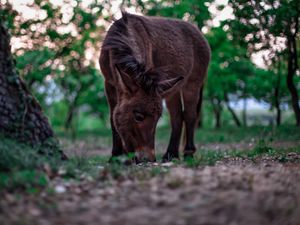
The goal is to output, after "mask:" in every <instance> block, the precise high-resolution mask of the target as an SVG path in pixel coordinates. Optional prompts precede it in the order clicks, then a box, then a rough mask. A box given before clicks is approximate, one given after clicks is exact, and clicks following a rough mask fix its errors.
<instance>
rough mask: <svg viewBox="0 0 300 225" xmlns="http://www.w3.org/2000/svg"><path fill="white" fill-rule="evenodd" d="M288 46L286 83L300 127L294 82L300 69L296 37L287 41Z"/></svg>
mask: <svg viewBox="0 0 300 225" xmlns="http://www.w3.org/2000/svg"><path fill="white" fill-rule="evenodd" d="M287 45H288V75H287V78H286V83H287V87H288V89H289V91H290V93H291V97H292V107H293V110H294V113H295V118H296V126H298V127H300V107H299V96H298V92H297V89H296V86H295V84H294V81H293V78H294V75H295V72H296V70H297V68H298V63H297V60H298V59H297V47H296V39H295V37H293V36H291V37H289V38H288V40H287Z"/></svg>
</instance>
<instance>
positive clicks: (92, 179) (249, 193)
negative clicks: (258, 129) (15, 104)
mask: <svg viewBox="0 0 300 225" xmlns="http://www.w3.org/2000/svg"><path fill="white" fill-rule="evenodd" d="M293 135H296V134H293ZM287 139H288V138H287ZM93 140H95V141H94V142H92V141H91V140H87V139H86V138H84V139H80V140H78V141H75V142H71V141H68V140H66V139H62V143H63V146H64V149H65V150H66V153H67V154H68V155H69V157H70V161H71V162H72V163H71V164H72V166H73V167H72V169H71V172H70V168H69V166H70V165H69V166H62V167H59V168H58V169H57V170H56V171H55V170H52V169H51V168H49V167H45V168H44V171H46V173H47V184H46V185H44V186H43V185H42V186H41V187H36V186H30V185H29V186H26V185H25V186H24V188H23V189H19V188H15V187H13V186H10V187H9V188H6V189H4V190H0V194H1V202H0V224H1V225H12V224H22V225H27V224H28V225H29V224H30V225H35V224H41V225H48V224H49V225H51V224H66V225H67V224H68V225H77V224H78V225H79V224H82V225H94V224H95V225H106V224H107V225H110V224H111V225H121V224H122V225H127V224H128V225H129V224H130V225H134V224H136V225H155V224H160V225H164V224H168V225H193V224H195V225H196V224H197V225H198V224H199V225H200V224H203V225H204V224H205V225H208V224H211V225H219V224H220V225H231V224H232V225H235V224H237V225H243V224H257V225H263V224H272V225H277V224H278V225H300V142H299V141H298V140H297V137H295V138H294V140H286V141H284V140H280V138H277V140H276V141H272V142H270V143H269V142H267V141H265V140H264V139H260V140H258V141H257V140H256V141H255V140H252V139H249V140H250V141H249V140H248V141H244V140H243V141H235V142H234V141H233V142H214V141H212V142H206V143H203V144H201V145H198V149H199V150H198V152H197V155H196V156H195V159H194V160H190V161H185V162H184V161H174V162H171V163H164V164H162V163H159V162H158V163H152V164H143V165H132V166H123V165H120V164H107V163H106V161H107V159H108V156H109V149H108V148H107V147H105V146H104V145H103V144H100V142H99V141H96V139H93ZM251 140H252V141H251ZM299 140H300V139H299ZM101 143H105V142H103V141H101ZM165 146H166V144H165V143H164V142H160V143H159V144H158V149H159V152H158V153H159V155H160V154H161V153H162V152H163V149H165ZM74 167H75V168H74Z"/></svg>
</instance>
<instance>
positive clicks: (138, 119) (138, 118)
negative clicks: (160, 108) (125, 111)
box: [133, 111, 145, 122]
mask: <svg viewBox="0 0 300 225" xmlns="http://www.w3.org/2000/svg"><path fill="white" fill-rule="evenodd" d="M133 115H134V119H135V121H136V122H142V121H143V120H144V119H145V116H144V115H143V114H142V113H140V112H136V111H135V112H133Z"/></svg>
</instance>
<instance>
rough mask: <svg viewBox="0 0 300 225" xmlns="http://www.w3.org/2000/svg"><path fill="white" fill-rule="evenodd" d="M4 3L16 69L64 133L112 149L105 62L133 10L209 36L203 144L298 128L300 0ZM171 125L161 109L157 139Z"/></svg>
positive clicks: (28, 0) (23, 0)
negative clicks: (114, 29)
mask: <svg viewBox="0 0 300 225" xmlns="http://www.w3.org/2000/svg"><path fill="white" fill-rule="evenodd" d="M0 1H1V7H3V8H4V9H5V10H6V11H7V15H9V20H8V21H7V26H8V27H9V30H10V33H11V36H12V43H11V44H12V50H13V54H14V55H15V60H16V67H17V70H18V72H19V74H20V75H21V77H22V78H23V79H24V81H25V82H26V84H27V86H28V87H29V89H30V90H31V91H32V92H33V94H34V95H35V96H36V98H37V99H38V101H39V102H40V103H41V105H42V107H43V109H44V111H45V113H46V115H47V116H48V117H49V120H50V121H51V124H52V126H53V128H54V130H55V131H56V133H57V135H58V136H62V137H65V136H66V137H71V138H72V139H75V138H79V137H83V136H87V135H92V136H93V135H94V136H95V137H99V136H101V137H107V138H108V139H107V143H110V125H109V113H108V112H109V109H108V105H107V102H106V98H105V93H104V85H103V83H104V82H103V77H102V76H101V71H100V69H99V65H98V57H99V53H100V49H101V42H102V40H103V39H104V37H105V34H106V31H107V30H108V28H109V26H110V25H111V24H112V22H113V20H114V19H118V18H120V17H121V13H120V6H121V5H122V6H123V7H124V8H125V9H126V10H127V11H128V12H131V13H135V14H142V15H150V16H164V17H172V18H179V19H183V20H185V21H189V22H191V23H193V24H195V25H197V26H198V27H199V29H200V30H201V31H202V32H203V33H204V35H205V36H206V38H207V39H208V42H209V43H210V46H211V49H212V60H211V63H210V68H209V74H208V79H207V83H206V86H205V94H204V103H203V110H202V113H201V119H200V122H199V124H198V126H199V127H201V129H200V133H197V137H198V140H199V141H205V140H202V139H204V138H206V140H207V139H209V138H212V140H214V141H218V142H222V141H223V140H224V139H228V138H230V137H228V136H227V135H228V133H233V135H234V137H235V140H237V141H238V140H239V139H240V140H244V139H245V137H244V136H243V133H247V134H249V133H250V134H252V135H253V136H255V135H258V134H259V133H260V131H261V130H272V131H274V132H277V130H279V131H282V130H283V131H284V133H285V134H286V135H285V137H284V138H287V137H288V136H290V135H293V134H295V132H296V133H297V132H298V130H297V129H296V128H295V125H296V124H298V125H300V111H299V98H298V96H299V94H300V72H299V68H298V64H299V57H298V55H299V51H300V50H299V44H300V38H299V2H298V1H297V0H275V1H274V0H266V1H256V0H249V1H241V0H230V1H228V0H205V1H204V0H182V1H174V0H172V1H170V0H134V1H130V0H123V1H118V0H116V1H105V0H85V1H80V0H0ZM287 15H289V16H288V18H287ZM297 118H298V119H297ZM168 120H169V118H168V114H167V113H164V115H163V116H162V118H161V120H160V121H159V124H158V136H160V137H162V136H165V137H166V138H167V137H168V133H167V134H166V132H165V131H166V130H167V129H168V122H169V121H168ZM276 127H279V128H276ZM215 128H217V129H218V131H217V133H216V132H215ZM201 132H202V133H201ZM239 136H241V137H240V138H238V137H239ZM250 136H251V135H250ZM251 137H252V136H251Z"/></svg>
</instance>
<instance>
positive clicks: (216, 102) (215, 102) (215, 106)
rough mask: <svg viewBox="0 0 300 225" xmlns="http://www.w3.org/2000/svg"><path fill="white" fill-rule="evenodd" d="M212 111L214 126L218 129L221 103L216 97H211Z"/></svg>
mask: <svg viewBox="0 0 300 225" xmlns="http://www.w3.org/2000/svg"><path fill="white" fill-rule="evenodd" d="M211 103H212V107H213V111H214V114H215V122H216V123H215V128H216V129H218V128H220V127H221V113H222V105H221V101H220V99H218V98H214V99H211Z"/></svg>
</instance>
